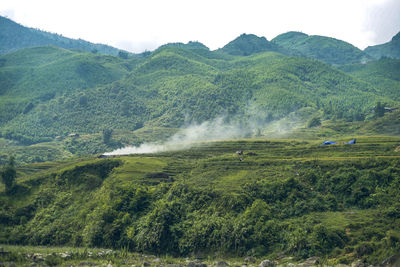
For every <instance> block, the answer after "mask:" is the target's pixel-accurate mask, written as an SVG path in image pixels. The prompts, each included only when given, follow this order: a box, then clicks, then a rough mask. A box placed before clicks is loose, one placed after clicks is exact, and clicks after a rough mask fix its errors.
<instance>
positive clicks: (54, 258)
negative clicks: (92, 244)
mask: <svg viewBox="0 0 400 267" xmlns="http://www.w3.org/2000/svg"><path fill="white" fill-rule="evenodd" d="M2 266H4V267H11V266H32V267H33V266H68V267H72V266H79V267H81V266H82V267H84V266H105V267H112V266H135V267H147V266H149V267H150V266H154V267H228V266H232V267H279V266H282V267H300V266H301V267H311V266H326V267H328V266H332V267H334V266H337V267H374V266H376V267H399V266H400V254H398V255H393V256H391V257H389V258H388V259H386V260H385V261H383V262H382V263H380V264H379V265H367V264H365V263H364V262H362V261H361V260H357V261H354V262H352V263H350V264H329V263H325V261H324V260H321V259H320V258H319V257H311V258H308V259H306V260H303V261H300V262H295V261H294V259H293V258H292V257H285V256H284V255H283V256H281V257H279V258H278V259H275V260H269V259H255V258H253V257H245V258H235V259H229V260H218V259H210V258H209V259H202V260H200V259H193V258H173V257H168V256H164V257H156V256H153V255H144V254H138V253H130V252H123V251H122V252H121V251H113V250H87V249H85V250H83V251H65V252H49V253H43V252H40V253H39V252H25V251H21V252H18V251H15V250H14V251H13V250H7V249H4V248H2V247H0V267H2Z"/></svg>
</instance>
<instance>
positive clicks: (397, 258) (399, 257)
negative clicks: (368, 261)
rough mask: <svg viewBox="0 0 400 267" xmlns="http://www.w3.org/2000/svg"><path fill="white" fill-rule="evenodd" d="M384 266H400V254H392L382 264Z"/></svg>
mask: <svg viewBox="0 0 400 267" xmlns="http://www.w3.org/2000/svg"><path fill="white" fill-rule="evenodd" d="M381 266H383V267H395V266H400V254H396V255H392V256H390V257H389V258H387V259H386V260H384V261H383V262H382V264H381Z"/></svg>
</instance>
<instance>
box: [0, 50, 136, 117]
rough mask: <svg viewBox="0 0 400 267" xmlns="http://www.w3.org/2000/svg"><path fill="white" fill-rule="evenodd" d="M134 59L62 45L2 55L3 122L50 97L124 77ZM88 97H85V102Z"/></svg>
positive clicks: (0, 59) (48, 99) (0, 78)
mask: <svg viewBox="0 0 400 267" xmlns="http://www.w3.org/2000/svg"><path fill="white" fill-rule="evenodd" d="M132 64H135V63H134V60H133V59H132V60H130V61H128V60H125V61H123V60H121V59H120V58H118V57H112V56H103V55H97V54H92V53H81V52H73V51H71V50H66V49H62V48H58V47H52V46H45V47H35V48H26V49H21V50H18V51H17V52H14V53H10V54H7V55H5V56H2V57H0V95H1V98H0V103H1V104H0V110H1V111H2V112H1V115H0V122H1V124H2V125H4V123H6V122H7V121H9V120H12V119H16V118H17V117H18V116H24V115H26V114H28V113H29V112H30V111H32V110H34V109H35V108H38V106H40V105H46V104H47V103H48V102H49V101H50V100H52V99H54V98H56V97H62V96H63V95H69V94H72V93H74V92H78V91H79V92H82V91H84V90H86V89H87V88H94V87H96V86H99V85H103V84H108V83H111V82H113V81H116V80H119V79H121V78H122V77H123V76H124V75H125V74H126V73H127V72H128V70H129V69H130V67H131V66H132ZM85 101H86V100H85V99H84V97H83V98H81V102H82V103H83V102H85Z"/></svg>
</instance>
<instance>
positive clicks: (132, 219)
mask: <svg viewBox="0 0 400 267" xmlns="http://www.w3.org/2000/svg"><path fill="white" fill-rule="evenodd" d="M339 141H341V142H342V140H339ZM399 142H400V139H399V138H393V137H391V138H384V137H379V138H378V137H370V138H358V139H357V143H356V144H355V145H343V144H338V145H332V146H321V145H320V143H321V142H305V141H296V140H292V141H291V140H288V141H284V140H282V141H276V140H275V141H271V140H253V141H250V140H237V141H229V142H217V143H201V144H199V145H198V146H197V147H194V148H192V149H189V150H186V151H179V152H169V153H161V154H153V155H148V156H145V155H134V156H129V157H120V158H113V159H85V160H76V161H64V162H58V163H57V162H54V163H40V164H37V163H36V164H30V165H21V166H19V167H18V168H17V173H18V179H17V183H16V184H15V185H14V188H13V190H12V192H13V193H12V194H10V193H6V192H4V189H2V191H1V192H2V193H0V202H1V210H0V224H1V227H0V229H1V231H0V242H3V243H4V242H7V243H12V244H25V245H27V244H29V245H46V246H48V245H68V246H91V247H108V248H123V247H127V248H129V249H130V250H135V251H143V252H148V253H156V254H159V253H161V254H164V253H169V254H173V255H189V254H190V255H201V254H202V253H211V254H215V253H217V254H225V255H231V256H233V255H236V256H242V255H252V256H263V257H268V258H270V259H275V258H279V257H281V255H282V253H283V254H284V255H287V256H294V257H295V259H296V260H301V259H304V258H307V257H310V256H319V257H322V258H323V259H325V260H326V261H327V262H331V263H349V262H352V261H354V260H355V259H363V260H364V261H366V262H368V263H372V264H375V263H378V262H381V261H382V260H383V259H385V258H387V257H389V256H390V255H392V254H393V253H399V252H400V243H399V242H400V241H399V240H400V238H399V235H400V232H399V229H400V228H399V226H400V225H399V224H400V220H399V218H400V206H399V205H398V203H399V195H400V194H399V193H400V192H399V188H400V187H399V182H400V181H399V177H400V166H399V154H398V153H399V152H395V149H396V147H397V146H398V144H399ZM237 150H242V151H243V155H237V154H236V153H235V151H237ZM239 158H242V160H240V159H239Z"/></svg>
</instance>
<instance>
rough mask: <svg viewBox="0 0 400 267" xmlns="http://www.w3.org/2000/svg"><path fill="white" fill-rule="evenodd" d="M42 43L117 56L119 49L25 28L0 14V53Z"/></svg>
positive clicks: (41, 44) (42, 44)
mask: <svg viewBox="0 0 400 267" xmlns="http://www.w3.org/2000/svg"><path fill="white" fill-rule="evenodd" d="M44 45H55V46H59V47H63V48H67V49H79V50H85V51H87V52H96V53H100V54H105V55H114V56H117V55H118V53H119V52H120V51H121V50H120V49H117V48H114V47H111V46H108V45H102V44H93V43H90V42H87V41H84V40H81V39H79V40H75V39H70V38H66V37H64V36H62V35H59V34H54V33H49V32H45V31H41V30H38V29H32V28H27V27H24V26H22V25H20V24H18V23H15V22H14V21H12V20H10V19H8V18H5V17H2V16H0V55H3V54H7V53H10V52H13V51H16V50H18V49H21V48H27V47H34V46H44ZM125 53H126V52H125Z"/></svg>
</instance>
